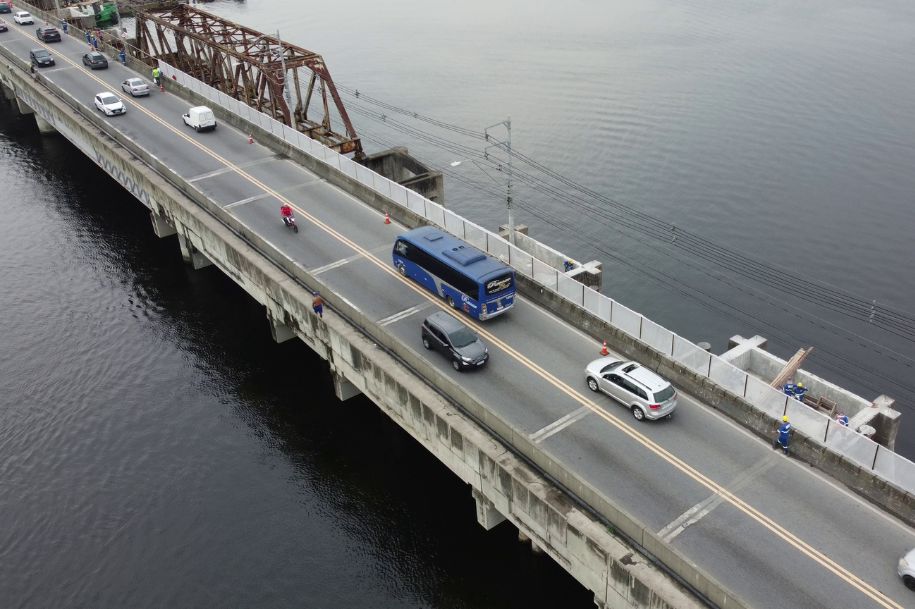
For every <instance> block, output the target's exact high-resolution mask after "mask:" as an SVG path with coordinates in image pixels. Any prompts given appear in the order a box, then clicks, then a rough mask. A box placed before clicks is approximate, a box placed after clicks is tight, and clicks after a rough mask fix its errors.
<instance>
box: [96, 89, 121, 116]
mask: <svg viewBox="0 0 915 609" xmlns="http://www.w3.org/2000/svg"><path fill="white" fill-rule="evenodd" d="M95 107H96V108H98V110H99V112H102V113H104V114H105V116H116V115H118V114H124V113H125V112H127V108H126V107H124V102H122V101H121V100H119V99H118V98H117V96H116V95H115V94H114V93H111V92H110V91H102V92H101V93H99V94H98V95H96V96H95Z"/></svg>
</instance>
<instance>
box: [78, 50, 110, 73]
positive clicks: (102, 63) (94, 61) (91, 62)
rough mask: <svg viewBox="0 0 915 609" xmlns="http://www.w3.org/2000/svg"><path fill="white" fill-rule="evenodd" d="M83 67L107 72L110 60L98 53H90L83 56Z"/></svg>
mask: <svg viewBox="0 0 915 609" xmlns="http://www.w3.org/2000/svg"><path fill="white" fill-rule="evenodd" d="M83 65H84V66H87V67H89V68H91V69H93V70H105V69H107V68H108V59H106V58H105V56H104V55H102V54H101V53H99V52H98V51H90V52H89V53H86V54H85V55H83Z"/></svg>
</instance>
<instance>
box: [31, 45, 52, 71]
mask: <svg viewBox="0 0 915 609" xmlns="http://www.w3.org/2000/svg"><path fill="white" fill-rule="evenodd" d="M29 59H31V60H32V65H33V66H38V67H39V68H44V67H47V66H53V65H54V58H53V57H52V56H51V54H50V53H48V52H47V51H46V50H44V49H32V50H31V51H29Z"/></svg>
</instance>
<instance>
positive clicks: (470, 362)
mask: <svg viewBox="0 0 915 609" xmlns="http://www.w3.org/2000/svg"><path fill="white" fill-rule="evenodd" d="M422 340H423V347H425V348H426V349H431V350H434V351H438V352H440V353H443V354H444V355H445V357H447V358H448V359H450V360H451V366H452V367H453V368H454V369H455V370H457V371H458V372H460V371H462V370H465V369H467V368H479V367H481V366H482V365H483V364H485V363H486V362H487V361H489V349H487V348H486V345H484V344H483V341H481V340H480V337H478V336H477V335H476V333H474V332H473V331H472V330H471V329H470V328H468V327H467V326H466V325H464V323H463V322H461V321H460V320H458V319H455V318H454V317H452V316H451V315H449V314H447V313H445V312H444V311H438V312H436V313H433V314H432V315H430V316H429V317H427V318H426V319H425V320H423V324H422Z"/></svg>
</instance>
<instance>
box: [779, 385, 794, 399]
mask: <svg viewBox="0 0 915 609" xmlns="http://www.w3.org/2000/svg"><path fill="white" fill-rule="evenodd" d="M794 389H795V385H794V383H785V386H784V387H782V391H784V392H785V395H790V396H791V397H794Z"/></svg>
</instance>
